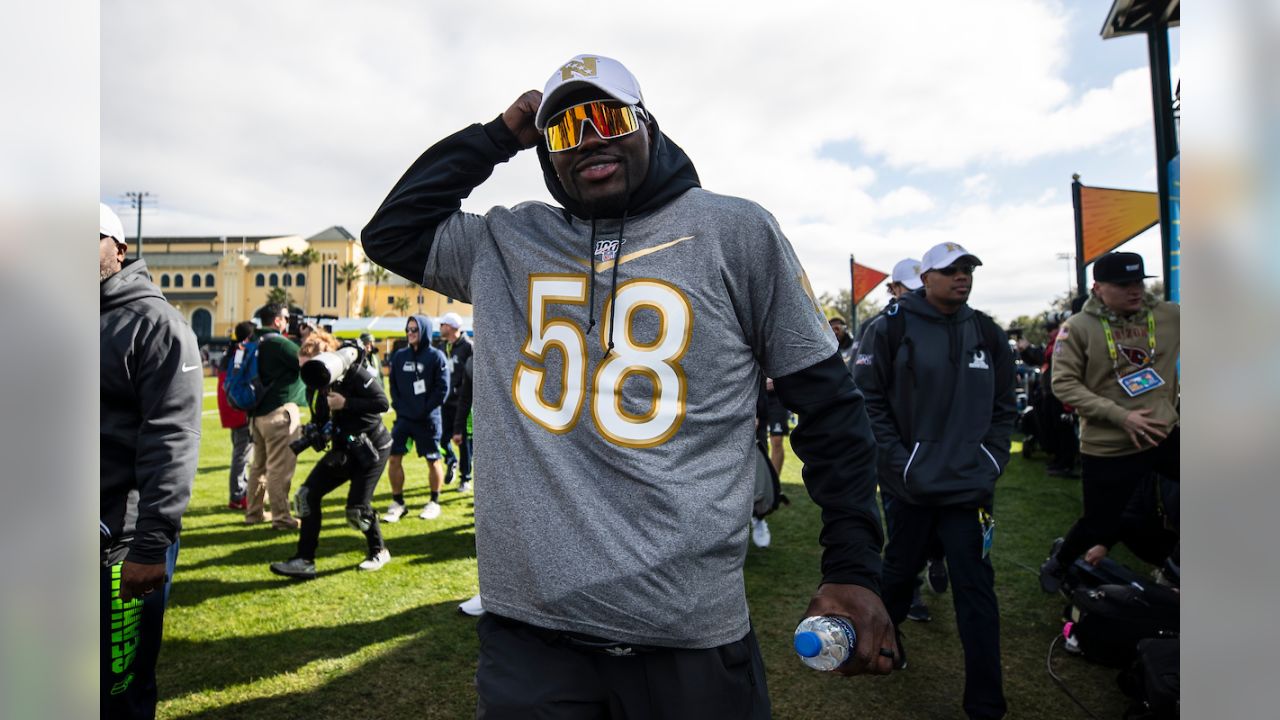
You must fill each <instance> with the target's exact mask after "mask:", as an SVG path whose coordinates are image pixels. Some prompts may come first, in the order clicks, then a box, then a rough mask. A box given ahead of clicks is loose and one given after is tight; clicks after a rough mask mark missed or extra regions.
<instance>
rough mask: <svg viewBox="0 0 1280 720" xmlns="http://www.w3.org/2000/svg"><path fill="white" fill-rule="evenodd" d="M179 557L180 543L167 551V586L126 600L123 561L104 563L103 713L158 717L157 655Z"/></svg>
mask: <svg viewBox="0 0 1280 720" xmlns="http://www.w3.org/2000/svg"><path fill="white" fill-rule="evenodd" d="M177 562H178V543H177V542H175V543H174V544H173V545H171V546H170V547H169V552H168V553H167V554H166V556H165V573H166V575H167V576H168V577H169V580H168V581H166V582H165V584H164V589H163V590H162V591H160V592H154V593H151V594H150V595H148V596H146V597H145V598H134V599H133V600H130V601H129V602H127V603H126V602H122V601H121V600H120V593H119V587H118V580H119V577H120V569H121V566H122V565H123V564H124V563H123V562H119V563H116V564H114V565H106V566H103V568H102V572H101V576H100V578H101V579H100V588H101V592H100V594H99V597H100V600H99V607H100V613H101V614H100V616H99V617H100V619H99V622H98V632H99V633H101V650H100V653H101V654H100V659H99V665H100V666H101V669H100V672H99V680H98V682H99V690H98V692H99V694H100V697H101V707H100V713H101V716H102V717H103V718H104V719H108V720H122V719H127V720H152V718H154V717H155V716H156V659H157V658H158V657H159V656H160V640H161V637H162V635H163V632H164V609H165V606H166V605H167V604H168V602H169V585H170V582H171V581H172V579H173V570H174V567H175V566H176V565H177Z"/></svg>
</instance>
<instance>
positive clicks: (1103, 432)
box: [1053, 294, 1181, 457]
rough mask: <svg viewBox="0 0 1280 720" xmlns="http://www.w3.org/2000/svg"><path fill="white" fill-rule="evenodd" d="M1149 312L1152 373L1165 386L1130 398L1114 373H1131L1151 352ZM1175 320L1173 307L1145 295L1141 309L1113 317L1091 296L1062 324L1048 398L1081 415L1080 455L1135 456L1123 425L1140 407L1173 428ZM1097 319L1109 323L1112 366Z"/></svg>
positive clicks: (1175, 416) (1175, 307) (1175, 411)
mask: <svg viewBox="0 0 1280 720" xmlns="http://www.w3.org/2000/svg"><path fill="white" fill-rule="evenodd" d="M1148 310H1150V311H1151V312H1152V313H1153V315H1154V317H1155V325H1156V333H1155V335H1156V338H1155V339H1156V361H1155V371H1156V372H1157V373H1159V375H1160V377H1161V378H1162V379H1163V380H1164V385H1162V386H1161V387H1158V388H1155V389H1154V390H1149V391H1147V392H1145V393H1143V394H1141V395H1139V396H1137V397H1129V395H1128V393H1126V392H1125V391H1124V388H1122V387H1120V383H1119V381H1118V380H1117V373H1118V374H1119V375H1127V374H1129V373H1132V372H1135V371H1136V370H1138V369H1140V367H1141V364H1142V363H1144V362H1145V361H1146V358H1147V355H1148V353H1149V348H1150V346H1149V344H1148V336H1149V333H1148V332H1147V311H1148ZM1180 315H1181V310H1180V308H1179V307H1178V305H1176V304H1174V303H1171V302H1164V301H1163V300H1158V299H1157V298H1156V297H1155V296H1153V295H1150V294H1148V295H1147V296H1146V298H1145V299H1144V300H1143V307H1142V310H1139V311H1138V312H1136V313H1134V314H1133V315H1131V316H1129V317H1117V316H1115V315H1114V314H1112V313H1111V311H1109V310H1107V307H1106V306H1105V305H1103V304H1102V301H1101V300H1099V299H1098V298H1097V297H1096V296H1090V298H1089V300H1088V301H1087V302H1085V304H1084V308H1082V309H1081V312H1080V313H1078V314H1076V315H1073V316H1071V318H1070V319H1068V320H1067V322H1066V323H1064V324H1063V326H1062V331H1061V332H1060V333H1059V334H1058V339H1057V342H1056V343H1055V345H1054V348H1053V394H1054V395H1056V396H1057V397H1058V399H1059V400H1061V401H1062V402H1064V403H1066V404H1068V405H1072V406H1074V407H1075V409H1076V412H1077V413H1078V414H1079V415H1080V452H1082V453H1084V454H1085V455H1095V456H1102V457H1116V456H1121V455H1132V454H1133V453H1136V452H1139V450H1138V448H1136V447H1134V445H1133V441H1132V440H1130V439H1129V434H1128V433H1126V432H1125V431H1124V425H1123V423H1124V418H1125V416H1126V415H1128V414H1129V413H1130V412H1133V411H1134V410H1138V409H1141V408H1150V409H1151V413H1150V415H1148V417H1150V418H1152V419H1155V420H1162V421H1164V423H1165V424H1166V427H1168V428H1169V429H1172V428H1174V427H1177V425H1178V356H1179V352H1180V347H1179V336H1180V330H1179V318H1180ZM1102 318H1106V319H1107V321H1108V322H1109V323H1110V324H1111V334H1112V336H1113V337H1114V338H1115V343H1116V346H1117V347H1116V355H1117V358H1116V362H1115V363H1114V364H1113V363H1112V361H1111V354H1110V352H1108V351H1107V338H1106V334H1105V332H1104V331H1103V329H1102ZM1135 361H1136V362H1135Z"/></svg>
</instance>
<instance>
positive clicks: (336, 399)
mask: <svg viewBox="0 0 1280 720" xmlns="http://www.w3.org/2000/svg"><path fill="white" fill-rule="evenodd" d="M328 400H329V409H330V410H335V411H336V410H341V409H342V408H344V407H346V406H347V399H346V398H344V397H342V396H341V395H339V394H338V393H336V392H333V391H332V390H330V391H329V398H328Z"/></svg>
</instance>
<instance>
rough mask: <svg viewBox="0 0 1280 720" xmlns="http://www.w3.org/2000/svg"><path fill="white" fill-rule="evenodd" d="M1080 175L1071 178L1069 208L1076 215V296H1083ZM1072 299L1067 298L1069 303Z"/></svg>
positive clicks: (1082, 234) (1082, 225)
mask: <svg viewBox="0 0 1280 720" xmlns="http://www.w3.org/2000/svg"><path fill="white" fill-rule="evenodd" d="M1082 187H1084V186H1083V185H1081V184H1080V174H1079V173H1076V174H1075V175H1072V176H1071V207H1072V208H1073V209H1074V210H1075V214H1076V295H1084V294H1085V290H1084V265H1085V259H1084V222H1083V217H1084V215H1083V210H1081V208H1080V188H1082ZM1071 299H1072V298H1067V302H1068V303H1070V302H1071Z"/></svg>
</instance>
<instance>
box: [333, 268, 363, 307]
mask: <svg viewBox="0 0 1280 720" xmlns="http://www.w3.org/2000/svg"><path fill="white" fill-rule="evenodd" d="M362 274H363V273H361V272H360V266H359V265H356V264H355V263H353V262H345V263H343V264H342V265H340V266H338V279H339V280H341V281H342V282H344V283H346V285H347V317H351V284H352V283H354V282H355V281H356V280H358V279H360V276H361V275H362Z"/></svg>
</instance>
